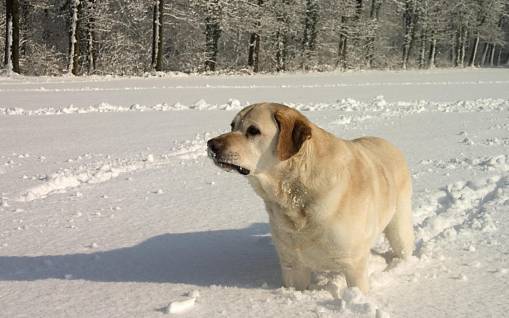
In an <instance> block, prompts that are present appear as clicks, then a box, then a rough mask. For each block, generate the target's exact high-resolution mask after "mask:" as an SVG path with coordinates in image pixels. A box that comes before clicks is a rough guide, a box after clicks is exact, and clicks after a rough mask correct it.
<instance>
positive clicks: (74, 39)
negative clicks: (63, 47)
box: [68, 0, 81, 75]
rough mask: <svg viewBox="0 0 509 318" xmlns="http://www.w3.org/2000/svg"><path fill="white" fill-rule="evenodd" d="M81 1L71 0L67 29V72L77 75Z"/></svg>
mask: <svg viewBox="0 0 509 318" xmlns="http://www.w3.org/2000/svg"><path fill="white" fill-rule="evenodd" d="M80 12H81V1H80V0H71V28H70V31H69V66H68V72H69V73H70V74H73V75H78V72H79V56H80V33H79V32H78V30H79V28H78V27H79V23H80V20H81V17H80V16H79V13H80Z"/></svg>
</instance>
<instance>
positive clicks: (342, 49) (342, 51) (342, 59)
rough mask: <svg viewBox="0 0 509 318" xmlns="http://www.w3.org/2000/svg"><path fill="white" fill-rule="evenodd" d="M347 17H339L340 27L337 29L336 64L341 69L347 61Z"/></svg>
mask: <svg viewBox="0 0 509 318" xmlns="http://www.w3.org/2000/svg"><path fill="white" fill-rule="evenodd" d="M346 21H347V18H346V17H344V16H342V17H341V29H340V31H339V43H338V61H337V63H336V66H339V67H340V68H341V69H343V70H344V69H346V67H347V62H346V57H347V46H348V31H347V27H346Z"/></svg>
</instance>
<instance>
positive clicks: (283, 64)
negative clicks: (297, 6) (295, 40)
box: [276, 0, 289, 72]
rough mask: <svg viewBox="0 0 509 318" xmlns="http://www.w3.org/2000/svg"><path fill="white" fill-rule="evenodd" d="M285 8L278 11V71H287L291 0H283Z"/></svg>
mask: <svg viewBox="0 0 509 318" xmlns="http://www.w3.org/2000/svg"><path fill="white" fill-rule="evenodd" d="M282 5H283V8H282V9H281V11H280V12H278V16H277V18H276V19H277V22H278V30H277V32H276V71H277V72H281V71H286V68H287V58H288V11H287V7H288V5H289V0H283V1H282Z"/></svg>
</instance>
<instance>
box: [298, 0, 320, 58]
mask: <svg viewBox="0 0 509 318" xmlns="http://www.w3.org/2000/svg"><path fill="white" fill-rule="evenodd" d="M319 17H320V5H319V3H318V0H306V11H305V21H304V32H303V33H304V34H303V36H302V55H303V62H302V67H303V68H305V61H306V60H308V59H309V58H310V55H311V53H312V52H314V50H315V44H316V37H317V33H318V29H317V24H318V20H319Z"/></svg>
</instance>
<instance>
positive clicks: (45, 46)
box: [0, 0, 509, 75]
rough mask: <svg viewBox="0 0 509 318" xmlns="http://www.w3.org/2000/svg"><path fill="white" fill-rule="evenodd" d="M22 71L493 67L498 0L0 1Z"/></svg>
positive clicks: (1, 21) (9, 50) (507, 23)
mask: <svg viewBox="0 0 509 318" xmlns="http://www.w3.org/2000/svg"><path fill="white" fill-rule="evenodd" d="M0 9H1V12H2V14H1V15H0V34H1V35H0V36H1V37H2V38H1V39H0V40H2V42H3V43H5V45H4V48H5V49H4V53H5V54H4V61H3V62H4V63H3V64H4V68H5V69H6V70H7V71H8V72H16V73H22V74H27V75H58V74H65V73H72V74H74V75H81V74H121V75H122V74H123V75H127V74H143V73H145V72H152V71H180V72H213V71H221V72H230V71H233V72H237V71H242V72H260V71H263V72H273V71H286V70H299V69H304V70H318V71H320V70H333V69H342V70H346V69H371V68H377V69H382V68H403V69H405V68H409V67H411V68H434V67H451V66H455V67H466V66H500V65H508V63H509V46H508V45H507V43H508V41H509V0H448V1H444V0H235V1H234V0H230V1H228V0H38V1H29V0H6V1H4V2H2V3H1V4H0Z"/></svg>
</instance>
